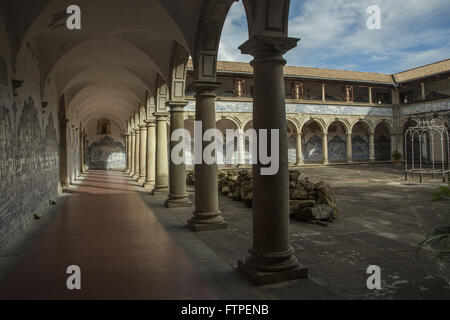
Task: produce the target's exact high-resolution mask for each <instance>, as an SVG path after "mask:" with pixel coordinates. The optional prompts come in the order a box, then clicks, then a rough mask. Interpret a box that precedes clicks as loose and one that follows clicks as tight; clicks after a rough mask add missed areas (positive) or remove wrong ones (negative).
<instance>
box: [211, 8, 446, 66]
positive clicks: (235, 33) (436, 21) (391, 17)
mask: <svg viewBox="0 0 450 320" xmlns="http://www.w3.org/2000/svg"><path fill="white" fill-rule="evenodd" d="M371 5H377V6H378V7H379V8H380V11H381V29H374V30H369V28H368V27H367V20H368V19H369V17H370V15H369V14H368V13H367V8H368V7H369V6H371ZM289 36H290V37H295V38H300V39H301V40H300V42H299V43H298V46H297V48H295V49H292V50H291V51H289V52H288V53H287V54H286V55H285V58H286V60H287V61H288V65H296V66H304V67H316V68H330V69H341V70H355V71H368V72H379V73H388V74H393V73H397V72H400V71H404V70H408V69H412V68H416V67H419V66H423V65H426V64H429V63H433V62H437V61H440V60H444V59H449V58H450V0H353V1H351V0H291V8H290V18H289ZM246 40H248V29H247V21H246V18H245V11H244V8H243V5H242V2H241V1H239V2H237V3H235V4H234V5H233V6H232V8H231V10H230V13H229V15H228V17H227V20H226V22H225V25H224V29H223V33H222V40H221V43H220V48H219V60H228V61H242V62H249V61H250V60H251V56H246V55H242V54H241V53H240V51H239V49H238V47H239V46H240V45H241V44H242V43H244V42H245V41H246Z"/></svg>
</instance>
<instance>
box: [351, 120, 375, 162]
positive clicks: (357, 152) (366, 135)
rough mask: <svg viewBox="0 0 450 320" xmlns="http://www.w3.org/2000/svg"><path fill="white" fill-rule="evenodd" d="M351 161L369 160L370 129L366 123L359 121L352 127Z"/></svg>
mask: <svg viewBox="0 0 450 320" xmlns="http://www.w3.org/2000/svg"><path fill="white" fill-rule="evenodd" d="M351 132H352V160H353V161H368V160H369V159H370V135H371V134H372V132H373V131H372V128H371V125H370V123H369V122H368V121H366V120H363V119H360V120H358V121H356V122H355V123H353V126H352V131H351Z"/></svg>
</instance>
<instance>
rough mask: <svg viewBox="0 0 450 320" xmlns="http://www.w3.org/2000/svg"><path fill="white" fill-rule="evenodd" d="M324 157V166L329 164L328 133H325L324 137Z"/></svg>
mask: <svg viewBox="0 0 450 320" xmlns="http://www.w3.org/2000/svg"><path fill="white" fill-rule="evenodd" d="M322 157H323V164H328V133H324V134H323V136H322Z"/></svg>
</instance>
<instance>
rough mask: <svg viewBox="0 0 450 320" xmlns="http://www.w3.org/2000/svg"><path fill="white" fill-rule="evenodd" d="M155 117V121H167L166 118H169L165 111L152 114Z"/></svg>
mask: <svg viewBox="0 0 450 320" xmlns="http://www.w3.org/2000/svg"><path fill="white" fill-rule="evenodd" d="M154 115H155V117H156V121H167V117H168V116H169V113H168V112H166V111H159V112H155V113H154Z"/></svg>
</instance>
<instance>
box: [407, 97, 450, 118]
mask: <svg viewBox="0 0 450 320" xmlns="http://www.w3.org/2000/svg"><path fill="white" fill-rule="evenodd" d="M446 110H450V100H446V101H435V102H423V103H416V104H413V105H408V106H404V107H401V108H400V114H401V115H404V116H406V115H412V114H417V113H426V112H434V111H446Z"/></svg>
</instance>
